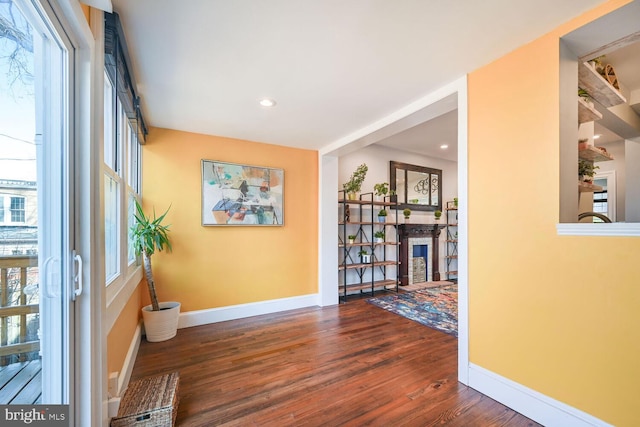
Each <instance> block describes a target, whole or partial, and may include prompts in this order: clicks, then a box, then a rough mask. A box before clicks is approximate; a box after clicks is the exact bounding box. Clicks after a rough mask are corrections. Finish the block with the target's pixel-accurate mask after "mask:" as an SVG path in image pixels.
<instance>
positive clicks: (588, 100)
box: [578, 88, 594, 108]
mask: <svg viewBox="0 0 640 427" xmlns="http://www.w3.org/2000/svg"><path fill="white" fill-rule="evenodd" d="M578 97H579V98H582V100H583V101H584V102H585V103H586V104H587V105H588V106H589V107H591V108H593V107H594V105H593V101H592V100H591V95H589V92H587V91H586V90H584V89H582V88H578Z"/></svg>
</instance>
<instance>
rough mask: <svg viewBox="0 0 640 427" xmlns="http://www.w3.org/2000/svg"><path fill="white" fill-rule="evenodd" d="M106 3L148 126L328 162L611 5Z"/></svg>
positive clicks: (305, 0)
mask: <svg viewBox="0 0 640 427" xmlns="http://www.w3.org/2000/svg"><path fill="white" fill-rule="evenodd" d="M112 2H113V5H114V10H115V11H116V12H118V13H119V14H120V17H121V20H122V22H123V26H124V31H125V34H126V38H127V42H128V45H129V52H130V55H131V59H132V62H133V68H134V74H135V77H136V80H137V86H138V91H139V93H140V95H141V96H142V107H143V112H144V114H145V118H146V120H147V123H148V124H149V125H151V126H155V127H164V128H171V129H177V130H185V131H190V132H197V133H203V134H210V135H220V136H227V137H232V138H239V139H245V140H252V141H259V142H266V143H273V144H280V145H286V146H294V147H300V148H308V149H320V148H321V147H323V146H326V145H329V144H331V143H332V142H334V141H336V140H338V139H340V138H342V137H345V136H346V135H349V134H351V133H353V132H355V131H357V130H359V129H361V128H363V127H365V126H367V125H369V124H370V123H373V122H375V121H377V120H379V119H381V118H383V117H385V116H388V115H389V114H391V113H393V112H395V111H397V110H399V109H400V108H402V107H404V106H406V105H408V104H410V103H411V102H412V101H415V100H416V99H419V98H421V97H423V96H425V95H427V94H429V93H431V92H433V91H434V90H436V89H438V88H440V87H442V86H444V85H445V84H447V83H449V82H452V81H454V80H455V79H457V78H459V77H461V76H463V75H464V74H466V73H468V72H470V71H473V70H474V69H477V68H478V67H480V66H482V65H484V64H487V63H489V62H491V61H493V60H495V59H497V58H499V57H500V56H502V55H504V54H506V53H508V52H509V51H511V50H513V49H515V48H516V47H518V46H520V45H522V44H524V43H526V42H529V41H532V40H534V39H535V38H537V37H539V36H541V35H542V34H544V33H546V32H548V31H550V30H552V29H553V28H555V27H557V26H558V25H560V24H561V23H563V22H565V21H567V20H569V19H570V18H572V17H574V16H577V15H578V14H580V13H582V12H584V11H586V10H588V9H590V8H592V7H594V6H595V5H597V4H600V3H603V0H563V1H557V0H520V1H513V0H486V1H483V2H478V1H475V0H454V1H436V0H395V1H388V0H349V1H342V0H322V1H311V0H273V1H257V0H233V1H226V0H190V1H188V2H184V1H176V0H112ZM262 97H270V98H273V99H275V100H276V102H277V106H276V107H275V108H272V109H265V108H264V107H260V106H259V105H258V100H259V99H260V98H262ZM442 120H444V121H446V120H450V118H448V117H443V118H442ZM425 126H426V125H425ZM417 130H418V129H414V130H409V131H406V133H407V135H406V137H407V140H410V141H412V142H411V143H412V144H416V142H415V141H416V136H415V132H416V131H417ZM449 137H450V135H441V136H439V137H438V138H437V140H435V141H433V143H434V144H438V142H439V140H440V139H446V138H449ZM438 145H439V144H438Z"/></svg>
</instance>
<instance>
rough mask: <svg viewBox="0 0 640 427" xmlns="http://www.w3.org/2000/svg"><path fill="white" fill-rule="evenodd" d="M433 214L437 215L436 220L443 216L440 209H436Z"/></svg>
mask: <svg viewBox="0 0 640 427" xmlns="http://www.w3.org/2000/svg"><path fill="white" fill-rule="evenodd" d="M433 216H435V218H436V221H438V220H439V219H440V217H441V216H442V211H439V210H438V211H435V212H434V213H433Z"/></svg>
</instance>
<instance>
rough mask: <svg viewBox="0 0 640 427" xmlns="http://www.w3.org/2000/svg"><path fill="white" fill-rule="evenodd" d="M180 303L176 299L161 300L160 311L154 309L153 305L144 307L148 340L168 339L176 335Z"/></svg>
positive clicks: (143, 312)
mask: <svg viewBox="0 0 640 427" xmlns="http://www.w3.org/2000/svg"><path fill="white" fill-rule="evenodd" d="M179 316H180V303H179V302H175V301H168V302H161V303H160V311H153V310H152V309H151V305H148V306H146V307H143V308H142V318H143V320H144V330H145V333H146V335H147V341H149V342H160V341H166V340H168V339H171V338H173V337H175V336H176V333H177V331H178V317H179Z"/></svg>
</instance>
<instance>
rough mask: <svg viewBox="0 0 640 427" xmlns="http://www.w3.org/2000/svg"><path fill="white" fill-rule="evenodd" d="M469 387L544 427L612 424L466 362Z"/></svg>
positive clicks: (604, 425)
mask: <svg viewBox="0 0 640 427" xmlns="http://www.w3.org/2000/svg"><path fill="white" fill-rule="evenodd" d="M469 387H471V388H473V389H475V390H477V391H479V392H480V393H482V394H485V395H487V396H489V397H491V398H492V399H495V400H497V401H498V402H500V403H502V404H503V405H505V406H508V407H509V408H511V409H513V410H515V411H517V412H519V413H521V414H522V415H524V416H526V417H529V418H531V419H532V420H534V421H536V422H538V423H540V424H542V425H544V426H547V427H555V426H557V427H593V426H597V427H612V426H611V424H607V423H606V422H604V421H602V420H600V419H598V418H596V417H594V416H593V415H589V414H587V413H586V412H582V411H580V410H579V409H576V408H574V407H572V406H569V405H567V404H565V403H562V402H560V401H558V400H555V399H552V398H550V397H548V396H545V395H544V394H542V393H539V392H537V391H535V390H532V389H530V388H528V387H525V386H523V385H521V384H518V383H516V382H515V381H511V380H510V379H508V378H504V377H502V376H500V375H498V374H495V373H493V372H491V371H489V370H487V369H484V368H482V367H480V366H477V365H474V364H473V363H470V364H469Z"/></svg>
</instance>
